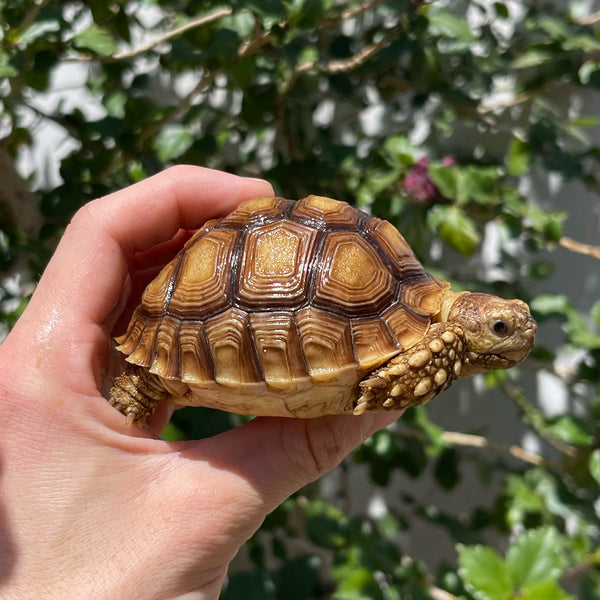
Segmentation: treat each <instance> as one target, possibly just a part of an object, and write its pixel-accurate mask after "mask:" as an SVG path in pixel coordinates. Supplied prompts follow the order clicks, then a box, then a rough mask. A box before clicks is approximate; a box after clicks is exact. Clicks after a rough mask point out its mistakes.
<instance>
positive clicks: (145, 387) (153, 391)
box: [108, 365, 171, 426]
mask: <svg viewBox="0 0 600 600" xmlns="http://www.w3.org/2000/svg"><path fill="white" fill-rule="evenodd" d="M170 395H171V394H170V393H169V392H168V391H167V390H166V389H165V387H164V386H163V385H162V383H161V382H160V379H159V378H158V377H157V376H156V375H153V374H152V373H149V372H148V371H147V370H146V369H143V368H140V367H137V366H135V365H132V366H130V367H128V369H127V370H126V371H125V372H124V373H123V374H122V375H119V377H117V378H116V379H115V383H114V385H113V387H112V388H111V390H110V394H109V398H108V401H109V403H110V404H111V405H112V406H114V407H115V408H116V409H117V410H118V411H119V412H121V413H123V414H124V415H125V417H126V418H127V421H126V422H127V425H128V426H129V425H132V424H133V423H138V424H140V425H143V424H144V423H145V421H146V419H147V418H148V417H151V416H152V415H153V414H154V411H155V409H156V406H157V405H158V403H159V402H164V401H166V400H167V399H168V398H169V396H170Z"/></svg>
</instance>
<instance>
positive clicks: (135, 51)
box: [111, 8, 233, 61]
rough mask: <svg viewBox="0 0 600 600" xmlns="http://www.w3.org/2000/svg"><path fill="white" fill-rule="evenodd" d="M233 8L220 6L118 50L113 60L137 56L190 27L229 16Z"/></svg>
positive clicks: (193, 27) (188, 29)
mask: <svg viewBox="0 0 600 600" xmlns="http://www.w3.org/2000/svg"><path fill="white" fill-rule="evenodd" d="M232 12H233V10H232V9H231V8H219V9H217V10H215V11H213V12H212V13H208V14H207V15H203V16H201V17H198V18H196V19H192V20H191V21H188V22H187V23H184V24H183V25H180V26H179V27H175V28H173V29H171V30H169V31H165V32H164V33H163V34H162V35H161V36H159V37H158V38H156V39H154V40H150V41H149V42H146V43H145V44H141V45H139V46H137V47H136V48H132V49H131V50H124V51H123V52H117V54H114V55H113V56H112V57H111V58H112V60H115V61H117V60H129V59H130V58H135V57H136V56H139V55H140V54H143V53H144V52H147V51H148V50H151V49H152V48H154V46H158V44H162V43H163V42H166V41H167V40H170V39H171V38H174V37H177V36H178V35H181V34H182V33H185V32H186V31H190V29H195V28H196V27H201V26H202V25H206V24H207V23H211V22H212V21H216V20H217V19H220V18H222V17H227V16H229V15H230V14H231V13H232Z"/></svg>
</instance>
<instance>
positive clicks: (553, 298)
mask: <svg viewBox="0 0 600 600" xmlns="http://www.w3.org/2000/svg"><path fill="white" fill-rule="evenodd" d="M530 306H531V309H532V310H534V311H535V312H536V313H537V314H538V315H541V316H544V317H548V316H550V315H567V314H568V313H569V312H571V311H572V306H571V302H570V300H569V298H568V297H567V296H565V295H564V294H540V295H539V296H536V297H535V298H534V299H533V300H532V301H531V303H530Z"/></svg>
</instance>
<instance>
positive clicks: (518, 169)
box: [507, 139, 533, 175]
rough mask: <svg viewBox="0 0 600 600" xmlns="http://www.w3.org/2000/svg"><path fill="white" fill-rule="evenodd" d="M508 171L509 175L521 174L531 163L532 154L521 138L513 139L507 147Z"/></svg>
mask: <svg viewBox="0 0 600 600" xmlns="http://www.w3.org/2000/svg"><path fill="white" fill-rule="evenodd" d="M507 159H508V172H509V173H510V174H511V175H523V173H526V172H527V171H528V169H529V167H530V165H531V162H532V160H533V156H532V154H531V151H530V150H529V146H528V145H527V144H526V143H525V142H522V141H521V140H516V139H515V140H513V141H512V142H511V144H510V147H509V149H508V157H507Z"/></svg>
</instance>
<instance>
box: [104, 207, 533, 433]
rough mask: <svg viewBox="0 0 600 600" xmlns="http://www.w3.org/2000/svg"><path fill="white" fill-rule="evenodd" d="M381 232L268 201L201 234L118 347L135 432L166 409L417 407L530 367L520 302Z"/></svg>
mask: <svg viewBox="0 0 600 600" xmlns="http://www.w3.org/2000/svg"><path fill="white" fill-rule="evenodd" d="M449 287H450V286H449V284H448V283H446V282H445V281H440V280H439V279H436V278H434V277H432V276H431V275H429V274H428V273H427V272H426V271H425V269H424V268H423V266H422V265H421V264H420V263H419V261H418V260H417V259H416V257H415V255H414V254H413V252H412V250H411V249H410V247H409V246H408V244H407V243H406V241H405V240H404V238H403V237H402V235H401V234H400V233H399V232H398V230H397V229H396V228H395V227H394V226H393V225H391V224H390V223H389V222H387V221H383V220H381V219H378V218H377V217H371V216H369V215H367V214H365V213H363V212H361V211H359V210H357V209H355V208H353V207H352V206H350V205H349V204H347V203H345V202H338V201H336V200H332V199H331V198H325V197H321V196H309V197H308V198H305V199H304V200H299V201H298V202H293V201H290V200H285V199H283V198H258V199H255V200H250V201H247V202H244V203H242V204H241V205H240V206H239V207H238V208H237V209H236V210H234V211H233V212H232V213H231V214H229V215H228V216H226V217H224V218H222V219H219V220H212V221H209V222H207V223H206V224H205V225H204V226H203V227H202V228H201V229H200V230H198V231H197V232H196V233H195V234H194V236H193V237H192V238H191V239H190V240H189V241H188V242H187V243H186V245H185V246H184V248H183V249H182V250H181V252H179V254H178V255H177V256H176V257H175V258H174V259H173V260H172V261H171V262H170V263H169V264H168V265H167V266H166V267H164V269H163V270H162V271H161V273H160V274H159V275H158V276H157V277H156V278H155V279H154V281H152V282H151V283H150V284H149V285H148V287H147V288H146V290H145V292H144V294H143V296H142V300H141V303H140V305H139V306H138V307H137V308H136V309H135V312H134V313H133V316H132V318H131V321H130V324H129V327H128V329H127V331H126V332H125V334H124V335H122V336H121V337H119V338H117V342H118V344H119V346H118V349H119V350H120V351H121V352H122V353H123V354H125V355H126V356H127V361H128V362H129V363H130V364H129V365H128V367H127V370H126V371H125V373H124V374H122V375H121V376H119V377H117V379H116V380H115V383H114V386H113V387H112V389H111V391H110V399H109V401H110V403H111V404H112V405H113V406H114V407H116V408H117V409H118V410H119V411H121V412H122V413H123V414H124V415H125V416H126V419H127V423H128V424H131V423H133V422H136V421H137V422H140V423H143V422H144V421H145V419H146V418H147V417H149V416H150V415H151V414H152V413H153V411H154V410H155V408H156V405H157V404H158V403H159V402H170V403H172V404H175V405H176V406H190V405H192V406H209V407H214V408H219V409H222V410H227V411H232V412H237V413H241V414H249V415H271V416H287V417H317V416H321V415H326V414H339V413H354V414H361V413H364V412H365V411H380V410H387V409H390V410H397V409H400V408H404V407H407V406H412V405H416V404H422V403H424V402H427V401H429V400H431V398H433V397H434V396H436V395H437V394H439V393H440V392H441V391H443V390H445V389H447V388H448V387H449V386H450V385H451V384H452V382H453V381H454V380H456V379H457V378H459V377H465V376H468V375H471V374H473V373H478V372H482V371H486V370H488V369H504V368H508V367H512V366H514V365H516V364H517V363H519V362H521V361H522V360H523V359H525V357H526V356H527V355H528V353H529V351H530V350H531V348H532V346H533V341H534V336H535V332H536V329H537V326H536V323H535V321H534V320H533V318H532V317H531V315H530V314H529V309H528V307H527V305H526V304H525V303H524V302H522V301H521V300H504V299H502V298H498V297H496V296H491V295H488V294H482V293H471V292H452V291H451V290H450V289H449Z"/></svg>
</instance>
